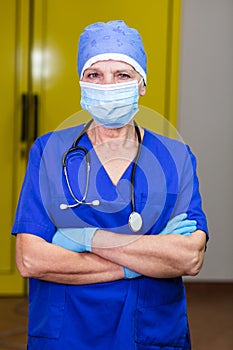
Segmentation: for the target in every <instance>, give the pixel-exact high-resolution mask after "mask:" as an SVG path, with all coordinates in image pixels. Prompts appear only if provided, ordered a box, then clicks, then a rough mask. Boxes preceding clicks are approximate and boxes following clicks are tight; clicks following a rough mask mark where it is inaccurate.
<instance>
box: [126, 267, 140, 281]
mask: <svg viewBox="0 0 233 350" xmlns="http://www.w3.org/2000/svg"><path fill="white" fill-rule="evenodd" d="M123 269H124V279H132V278H136V277H139V276H141V274H140V273H138V272H135V271H133V270H130V269H128V268H127V267H123Z"/></svg>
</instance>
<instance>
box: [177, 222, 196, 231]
mask: <svg viewBox="0 0 233 350" xmlns="http://www.w3.org/2000/svg"><path fill="white" fill-rule="evenodd" d="M196 225H197V221H196V220H183V221H180V222H177V223H176V225H173V230H176V229H179V228H183V227H192V226H196Z"/></svg>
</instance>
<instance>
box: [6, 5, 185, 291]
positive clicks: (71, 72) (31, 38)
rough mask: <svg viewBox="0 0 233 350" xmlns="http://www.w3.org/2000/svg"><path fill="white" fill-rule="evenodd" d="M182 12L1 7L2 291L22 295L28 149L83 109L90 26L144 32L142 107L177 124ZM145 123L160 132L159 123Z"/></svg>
mask: <svg viewBox="0 0 233 350" xmlns="http://www.w3.org/2000/svg"><path fill="white" fill-rule="evenodd" d="M180 7H181V0H154V1H151V0H144V1H143V2H142V1H139V0H128V1H125V0H118V1H116V2H109V1H107V0H99V1H96V0H89V1H87V2H85V1H79V0H66V1H64V0H8V1H1V2H0V35H1V45H2V47H1V55H0V63H1V64H0V72H1V81H2V83H1V94H0V112H1V118H0V123H1V125H0V142H1V147H0V152H1V154H0V156H1V164H2V165H1V167H2V171H1V203H2V204H1V211H0V218H1V225H0V227H1V229H0V294H2V295H3V294H20V293H23V290H24V285H25V283H24V281H23V280H22V279H21V278H20V277H19V274H18V273H17V271H16V268H15V256H14V243H15V241H14V239H13V238H12V237H11V235H10V231H11V226H12V222H13V219H14V212H15V206H16V203H17V198H18V194H19V190H20V187H21V182H22V178H23V174H24V171H25V166H26V158H27V152H28V147H29V146H30V144H31V143H32V142H33V139H34V137H35V136H36V134H38V135H39V134H42V133H45V132H47V131H50V130H54V129H56V128H57V127H58V126H59V125H60V124H61V123H62V122H63V121H64V120H65V119H67V118H68V117H69V116H71V115H73V114H74V113H76V112H77V111H80V104H79V101H80V94H79V84H78V76H77V72H76V56H77V42H78V38H79V35H80V34H81V32H82V31H83V29H84V27H85V26H87V25H88V24H91V23H93V22H96V21H109V20H114V19H123V20H124V21H125V22H126V23H127V24H128V25H130V26H132V27H135V28H137V29H138V30H139V32H140V33H141V35H142V38H143V41H144V45H145V50H146V52H147V55H148V84H147V94H146V96H145V97H143V99H142V100H141V104H143V105H144V106H147V107H149V108H150V109H153V110H156V111H158V112H159V113H160V114H162V115H164V116H165V117H166V118H167V119H168V120H170V121H171V122H172V123H173V124H174V125H175V123H176V107H177V76H178V49H179V29H180ZM77 122H79V120H77ZM80 122H81V120H80ZM145 126H147V127H150V128H152V129H156V128H157V126H156V125H154V121H153V119H150V120H148V121H147V123H146V125H145ZM165 128H166V127H165V126H164V125H162V129H165Z"/></svg>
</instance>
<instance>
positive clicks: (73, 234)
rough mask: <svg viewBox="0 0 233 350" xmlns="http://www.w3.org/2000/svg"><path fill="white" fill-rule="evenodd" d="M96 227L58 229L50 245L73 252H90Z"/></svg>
mask: <svg viewBox="0 0 233 350" xmlns="http://www.w3.org/2000/svg"><path fill="white" fill-rule="evenodd" d="M96 230H98V228H97V227H80V228H58V230H57V231H56V233H55V235H54V236H53V239H52V243H53V244H56V245H58V246H60V247H63V248H66V249H68V250H72V251H74V252H78V253H82V252H91V251H92V240H93V237H94V234H95V232H96Z"/></svg>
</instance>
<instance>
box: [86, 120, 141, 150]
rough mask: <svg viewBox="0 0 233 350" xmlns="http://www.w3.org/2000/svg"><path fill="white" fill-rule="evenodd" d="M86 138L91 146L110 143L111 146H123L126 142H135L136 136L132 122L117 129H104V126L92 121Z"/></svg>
mask: <svg viewBox="0 0 233 350" xmlns="http://www.w3.org/2000/svg"><path fill="white" fill-rule="evenodd" d="M88 136H89V138H90V139H91V142H92V144H93V145H99V144H103V143H104V142H109V141H111V143H112V144H119V143H120V144H121V145H124V144H125V143H127V141H130V142H132V141H136V140H137V135H136V132H135V127H134V124H133V122H131V123H129V124H127V125H125V126H123V127H121V128H117V129H110V128H105V127H104V126H102V125H100V124H98V123H97V122H96V121H93V123H92V125H91V127H90V129H89V130H88Z"/></svg>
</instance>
